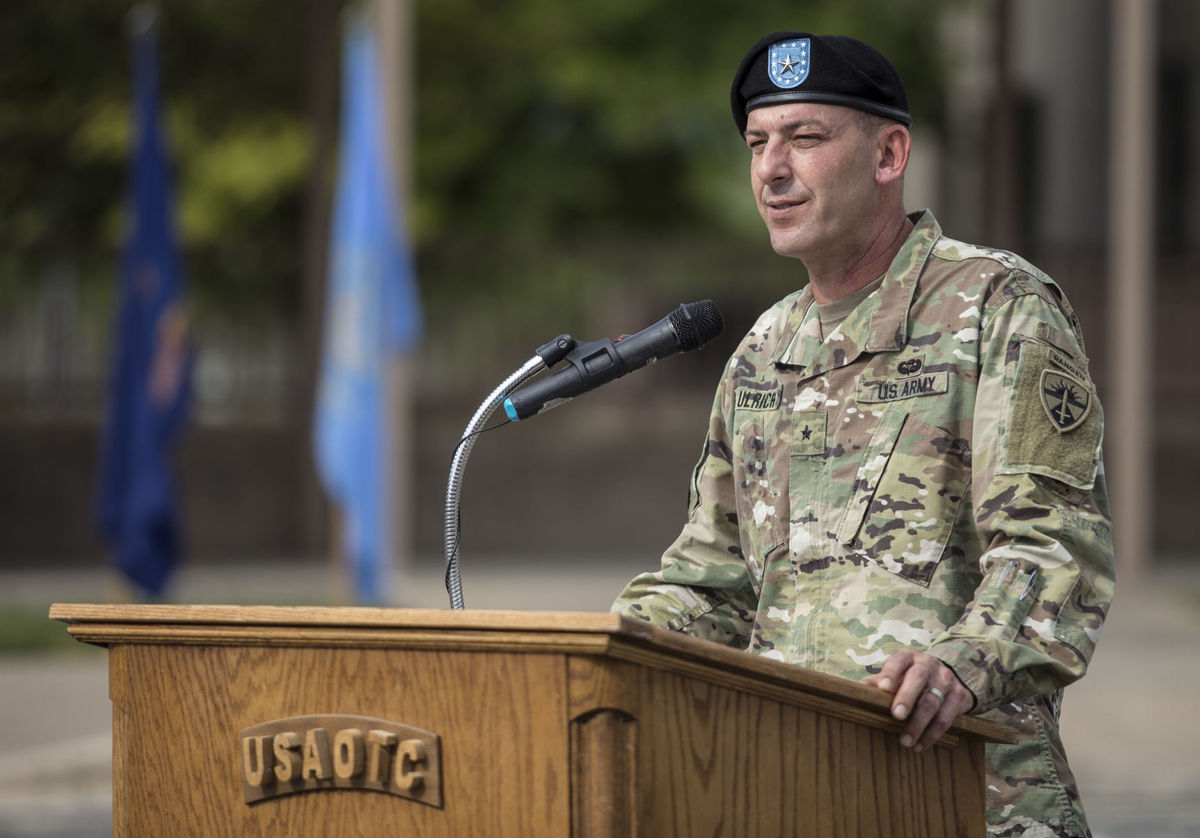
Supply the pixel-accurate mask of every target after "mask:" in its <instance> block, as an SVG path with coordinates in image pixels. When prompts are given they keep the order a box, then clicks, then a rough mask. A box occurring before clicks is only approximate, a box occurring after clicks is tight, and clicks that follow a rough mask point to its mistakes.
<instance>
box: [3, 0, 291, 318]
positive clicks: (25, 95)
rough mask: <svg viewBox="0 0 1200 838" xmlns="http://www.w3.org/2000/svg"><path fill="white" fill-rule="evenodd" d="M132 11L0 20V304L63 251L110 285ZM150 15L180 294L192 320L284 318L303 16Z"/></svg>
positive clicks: (241, 11)
mask: <svg viewBox="0 0 1200 838" xmlns="http://www.w3.org/2000/svg"><path fill="white" fill-rule="evenodd" d="M132 5H133V4H132V3H131V2H130V1H129V0H72V2H70V3H34V2H28V0H26V2H17V3H9V4H5V8H4V10H3V11H2V12H0V23H2V25H0V148H2V149H3V155H2V157H0V217H3V218H4V219H5V224H4V225H0V253H3V254H4V258H2V259H0V305H2V304H4V302H5V301H8V302H10V303H11V302H13V301H15V300H18V299H20V298H22V297H26V296H28V295H29V294H31V293H32V292H33V291H34V290H35V289H36V288H37V287H38V284H39V283H40V281H41V279H42V276H43V275H44V273H45V270H46V265H47V264H49V263H51V262H52V261H54V260H55V259H58V260H60V261H61V260H62V259H63V258H64V254H65V258H67V259H68V260H69V262H70V263H71V265H72V266H73V270H74V271H75V273H76V274H77V275H78V277H79V279H80V281H81V283H82V284H84V285H85V286H87V285H90V284H99V285H102V286H105V287H109V288H110V287H111V286H112V284H113V283H114V281H115V277H116V273H117V265H118V262H119V250H120V246H121V242H122V238H123V235H124V230H125V227H126V221H125V219H126V200H125V199H126V190H127V186H126V182H127V177H128V167H129V158H130V147H131V144H132V140H133V132H132V118H133V117H132V111H131V107H132V106H131V102H130V98H131V93H132V48H131V43H130V39H129V36H128V33H127V28H128V25H127V22H126V16H127V13H128V11H129V9H130V8H131V6H132ZM159 5H160V16H161V22H160V23H161V25H160V29H161V31H160V34H159V46H160V92H161V97H162V102H163V107H164V112H165V122H166V125H167V143H168V146H169V148H170V150H171V153H172V158H173V162H174V165H175V169H176V178H175V179H176V190H175V191H176V195H177V198H178V211H177V227H178V229H179V233H180V240H181V243H182V245H183V248H184V254H185V260H186V267H185V270H186V272H187V274H188V276H189V278H190V279H191V286H192V289H193V293H194V295H195V297H196V298H197V300H198V303H199V304H200V306H201V307H202V308H207V309H216V310H222V309H224V310H235V311H241V310H245V309H247V308H248V309H249V310H250V311H251V312H253V311H254V310H271V311H275V310H278V309H279V308H281V307H282V308H284V309H285V310H286V309H287V308H289V307H294V303H295V300H296V298H297V290H296V289H297V286H298V280H297V275H298V271H299V265H300V259H299V256H298V253H299V251H300V231H299V225H300V214H301V207H302V198H303V187H304V181H305V178H306V176H307V171H308V166H309V156H310V150H309V140H308V136H309V134H308V130H307V125H306V124H305V118H304V114H303V112H302V109H301V107H300V105H301V103H302V102H303V95H304V83H303V79H304V78H305V72H304V71H305V64H304V48H305V45H306V42H305V36H306V32H305V29H304V24H305V16H304V15H302V14H300V15H297V14H289V13H287V12H288V9H290V4H284V3H280V2H266V0H259V1H258V2H237V0H204V2H177V3H172V2H167V3H162V4H159ZM84 290H85V294H84V296H85V297H88V298H92V297H94V296H95V295H90V294H89V293H88V292H87V289H86V288H85V289H84ZM106 296H107V295H100V297H99V298H100V299H104V298H106Z"/></svg>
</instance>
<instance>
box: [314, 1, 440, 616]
mask: <svg viewBox="0 0 1200 838" xmlns="http://www.w3.org/2000/svg"><path fill="white" fill-rule="evenodd" d="M382 105H383V101H382V96H381V85H380V76H379V62H378V56H377V53H376V47H375V41H374V38H373V36H372V33H371V31H370V29H369V28H368V27H367V26H366V24H365V22H364V21H362V20H361V19H357V18H351V19H350V21H349V22H348V24H347V28H346V31H345V33H344V38H343V45H342V138H341V157H340V161H339V168H338V186H337V193H336V196H335V199H334V211H333V229H332V241H331V243H330V256H329V289H328V301H327V304H326V310H325V330H324V347H323V354H322V362H321V376H320V384H319V387H318V392H317V405H316V418H315V422H314V436H315V440H314V441H315V447H316V458H317V466H318V470H319V472H320V474H321V478H322V480H323V481H324V483H325V486H326V489H327V490H328V492H329V494H330V496H331V497H332V498H333V500H334V502H335V503H336V504H338V506H339V507H340V508H341V510H342V521H343V535H344V544H343V549H344V551H345V556H346V559H347V561H348V563H349V565H350V567H351V569H352V572H353V574H354V593H355V596H356V597H357V599H358V601H359V602H361V603H371V604H381V603H382V602H383V601H384V599H385V592H386V590H387V585H388V581H389V580H388V578H387V574H388V570H389V568H390V567H391V566H392V549H391V544H390V541H391V534H390V528H389V526H388V523H389V520H388V513H389V507H388V504H389V496H390V493H389V485H388V479H389V464H390V462H391V456H390V452H389V450H388V446H387V434H386V431H387V422H388V418H387V417H388V405H387V399H386V393H387V390H386V380H387V379H386V376H387V370H388V361H389V359H390V358H392V357H394V356H395V355H397V354H398V353H400V352H403V351H404V350H406V349H409V348H411V346H412V345H413V344H414V343H415V342H416V341H417V339H418V338H419V336H420V331H421V312H420V303H419V300H418V297H417V290H416V285H415V282H414V278H413V270H412V263H411V260H410V256H409V253H408V249H407V247H406V242H405V237H404V234H403V226H402V218H401V214H400V209H399V205H398V202H397V200H396V196H395V194H394V192H393V189H392V183H393V180H392V171H391V163H390V158H389V156H388V152H387V148H386V145H385V139H384V121H383V119H382Z"/></svg>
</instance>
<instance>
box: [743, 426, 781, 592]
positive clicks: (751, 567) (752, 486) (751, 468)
mask: <svg viewBox="0 0 1200 838" xmlns="http://www.w3.org/2000/svg"><path fill="white" fill-rule="evenodd" d="M778 424H779V411H778V410H766V411H746V412H744V413H743V412H738V413H737V414H735V418H734V428H735V429H736V430H735V433H734V434H733V435H732V443H733V449H734V450H733V477H734V482H735V485H736V487H737V492H736V497H737V515H738V524H739V526H738V529H739V530H740V532H741V542H742V545H741V546H742V557H743V559H744V561H745V562H746V568H747V570H748V571H749V573H750V578H751V580H752V582H753V584H754V587H755V589H756V590H758V589H759V587H760V586H761V584H762V577H763V572H764V570H765V569H766V566H767V563H768V562H769V561H770V557H771V555H772V554H773V553H774V552H775V551H776V550H777V548H779V547H780V546H781V545H782V544H783V540H784V539H783V535H782V533H783V532H786V521H787V496H786V494H784V491H785V490H786V487H787V475H786V471H785V472H784V473H783V475H782V476H781V475H780V473H779V465H778V463H777V462H776V461H775V460H773V459H772V458H771V457H770V456H769V452H768V450H767V443H766V441H767V440H768V439H771V438H772V437H773V436H774V435H775V434H776V433H777V432H778ZM785 464H786V458H785ZM781 481H782V482H781Z"/></svg>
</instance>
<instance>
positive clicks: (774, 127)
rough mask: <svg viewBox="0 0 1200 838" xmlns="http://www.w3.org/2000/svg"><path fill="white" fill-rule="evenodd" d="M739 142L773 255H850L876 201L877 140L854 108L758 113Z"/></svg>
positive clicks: (797, 107) (801, 107) (778, 108)
mask: <svg viewBox="0 0 1200 838" xmlns="http://www.w3.org/2000/svg"><path fill="white" fill-rule="evenodd" d="M745 137H746V144H747V146H749V148H750V152H751V155H752V156H751V159H750V182H751V186H752V187H753V189H754V198H755V201H756V202H757V203H758V212H759V214H760V215H761V216H762V218H763V221H764V222H765V223H766V225H767V232H768V233H769V234H770V236H771V246H772V247H773V248H775V251H776V252H777V253H779V254H780V255H782V256H792V257H795V258H797V259H805V260H810V259H811V260H817V259H823V260H829V259H830V258H832V259H834V260H836V259H839V258H851V257H852V255H853V253H854V252H855V247H856V246H857V244H858V243H860V242H861V241H862V239H863V237H864V236H869V235H870V228H871V227H872V222H873V220H874V213H875V212H876V209H877V207H878V204H879V189H878V185H877V184H876V183H875V178H874V171H875V165H876V163H877V161H878V159H879V155H878V151H877V149H876V143H875V142H874V140H875V136H874V133H873V132H871V133H870V134H869V133H868V130H867V129H866V128H865V127H864V122H863V119H862V116H861V115H860V114H859V113H858V111H854V110H851V109H850V108H844V107H840V106H837V105H823V104H813V103H808V102H796V103H791V104H785V105H772V106H770V107H765V108H756V109H754V110H752V111H750V113H749V114H748V116H747V123H746V133H745Z"/></svg>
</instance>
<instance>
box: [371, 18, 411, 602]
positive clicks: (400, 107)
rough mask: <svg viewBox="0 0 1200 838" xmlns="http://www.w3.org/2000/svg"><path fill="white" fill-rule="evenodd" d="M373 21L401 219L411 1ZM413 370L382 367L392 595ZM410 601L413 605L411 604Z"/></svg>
mask: <svg viewBox="0 0 1200 838" xmlns="http://www.w3.org/2000/svg"><path fill="white" fill-rule="evenodd" d="M374 5H375V10H374V11H375V20H376V21H377V23H378V30H377V31H378V33H379V59H380V75H381V77H382V87H383V120H384V137H385V138H386V146H387V149H388V153H389V156H390V157H391V163H392V165H391V171H392V173H393V177H394V178H395V183H394V184H393V190H392V191H393V194H395V195H399V196H400V201H401V204H400V207H401V210H402V217H403V218H406V219H407V218H411V217H412V214H411V200H410V198H409V196H410V195H411V194H412V191H411V186H412V184H411V171H412V110H413V69H412V68H413V47H412V44H413V38H412V31H413V8H412V0H374ZM414 368H415V362H414V360H413V357H412V353H411V352H402V353H399V354H397V355H395V356H393V357H392V358H391V360H390V362H389V364H388V371H387V399H386V401H387V405H388V413H389V421H388V423H387V434H388V450H389V451H390V452H391V457H390V462H389V468H388V472H387V476H386V479H387V480H388V481H389V483H390V492H388V493H387V494H386V495H385V496H388V497H390V498H391V508H390V509H388V510H386V514H385V517H386V519H387V520H388V521H389V522H390V537H391V544H392V555H393V562H394V567H393V570H394V575H393V579H394V582H395V585H396V589H397V593H398V596H399V597H400V598H401V599H404V598H405V597H406V596H407V595H408V592H409V591H411V587H412V586H411V584H410V582H411V579H412V575H413V571H414V556H413V504H414V501H415V494H414V492H413V485H412V482H413V481H412V475H413V472H414V468H413V452H412V440H413V438H414V435H415V434H414V431H415V418H416V417H415V410H414V407H415V404H414V389H413V383H414V381H413V379H414ZM413 604H416V603H413Z"/></svg>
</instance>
